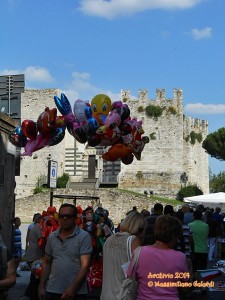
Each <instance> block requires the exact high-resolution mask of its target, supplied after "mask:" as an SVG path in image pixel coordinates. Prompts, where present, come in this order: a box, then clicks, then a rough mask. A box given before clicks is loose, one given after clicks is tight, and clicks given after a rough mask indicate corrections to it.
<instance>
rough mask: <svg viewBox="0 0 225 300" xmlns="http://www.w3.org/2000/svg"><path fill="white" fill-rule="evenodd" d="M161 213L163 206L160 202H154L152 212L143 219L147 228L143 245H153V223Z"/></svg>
mask: <svg viewBox="0 0 225 300" xmlns="http://www.w3.org/2000/svg"><path fill="white" fill-rule="evenodd" d="M162 213H163V206H162V204H161V203H156V204H155V205H154V213H153V214H151V215H150V216H149V217H146V218H145V220H146V221H147V228H146V231H145V237H144V243H143V245H153V244H154V242H155V236H154V225H155V222H156V219H157V218H158V217H159V216H160V215H162Z"/></svg>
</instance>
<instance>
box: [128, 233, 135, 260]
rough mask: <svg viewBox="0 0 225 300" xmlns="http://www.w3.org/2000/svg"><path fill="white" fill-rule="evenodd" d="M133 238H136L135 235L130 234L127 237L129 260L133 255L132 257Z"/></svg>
mask: <svg viewBox="0 0 225 300" xmlns="http://www.w3.org/2000/svg"><path fill="white" fill-rule="evenodd" d="M133 238H134V236H133V235H129V236H128V238H127V257H128V260H130V259H131V257H132V251H131V244H132V241H133Z"/></svg>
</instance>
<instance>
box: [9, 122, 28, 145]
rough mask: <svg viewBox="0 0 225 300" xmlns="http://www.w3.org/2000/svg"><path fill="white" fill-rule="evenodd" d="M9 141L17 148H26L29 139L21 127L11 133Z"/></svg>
mask: <svg viewBox="0 0 225 300" xmlns="http://www.w3.org/2000/svg"><path fill="white" fill-rule="evenodd" d="M9 141H10V142H11V143H12V144H13V145H14V146H16V147H25V145H26V143H27V137H26V136H25V134H24V133H23V131H22V127H21V126H18V127H16V128H15V129H14V130H12V131H11V132H10V134H9Z"/></svg>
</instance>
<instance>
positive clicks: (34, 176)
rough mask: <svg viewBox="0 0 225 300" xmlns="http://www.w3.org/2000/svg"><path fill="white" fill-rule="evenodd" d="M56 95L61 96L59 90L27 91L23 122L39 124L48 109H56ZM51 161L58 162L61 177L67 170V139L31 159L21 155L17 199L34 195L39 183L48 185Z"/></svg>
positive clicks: (23, 97) (24, 94) (39, 151)
mask: <svg viewBox="0 0 225 300" xmlns="http://www.w3.org/2000/svg"><path fill="white" fill-rule="evenodd" d="M56 95H59V90H57V89H48V90H26V91H25V93H23V94H22V98H21V122H22V121H24V120H26V119H28V120H33V121H34V122H37V119H38V117H39V115H40V114H41V113H42V112H43V111H44V110H45V108H46V107H49V109H52V108H55V107H56V106H55V102H54V96H56ZM57 115H61V114H60V113H58V114H57ZM23 152H24V149H23V148H21V154H23ZM49 159H52V160H55V161H57V162H58V176H61V175H62V174H63V173H64V170H65V139H63V141H62V142H61V143H60V144H58V145H55V146H52V147H45V148H43V149H41V150H38V151H36V152H34V153H33V155H32V156H31V157H30V156H23V155H21V164H20V176H16V198H21V197H25V196H29V195H32V194H33V189H34V188H35V187H36V185H37V183H38V181H40V183H47V174H48V160H49Z"/></svg>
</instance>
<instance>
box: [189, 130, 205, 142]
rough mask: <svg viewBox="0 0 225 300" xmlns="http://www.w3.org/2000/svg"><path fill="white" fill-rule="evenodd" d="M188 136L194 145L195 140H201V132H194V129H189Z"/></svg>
mask: <svg viewBox="0 0 225 300" xmlns="http://www.w3.org/2000/svg"><path fill="white" fill-rule="evenodd" d="M190 137H191V144H192V145H194V144H195V142H196V141H198V142H199V143H201V142H202V134H201V133H196V132H194V131H191V133H190Z"/></svg>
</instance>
